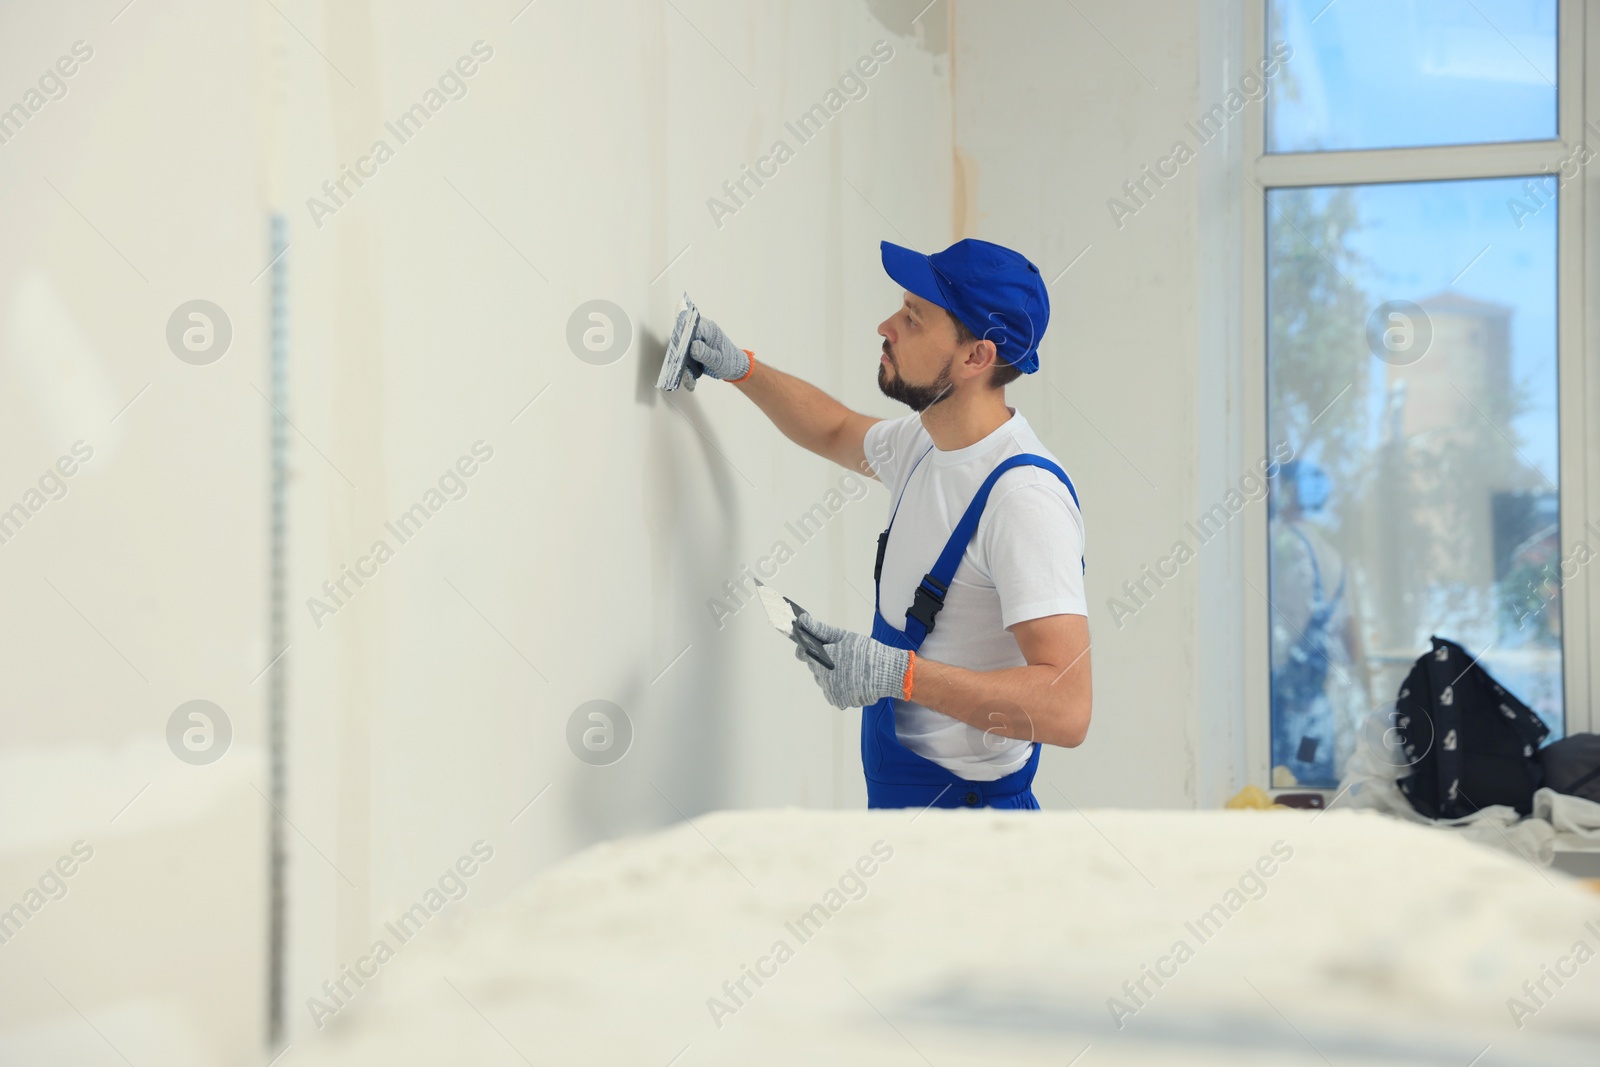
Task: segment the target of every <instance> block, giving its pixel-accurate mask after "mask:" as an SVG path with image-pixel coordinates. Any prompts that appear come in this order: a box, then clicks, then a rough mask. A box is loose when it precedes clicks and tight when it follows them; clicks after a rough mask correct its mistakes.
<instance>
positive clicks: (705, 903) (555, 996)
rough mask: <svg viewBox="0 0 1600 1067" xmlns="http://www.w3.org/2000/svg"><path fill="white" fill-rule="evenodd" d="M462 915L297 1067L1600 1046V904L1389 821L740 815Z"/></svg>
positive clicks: (1402, 1058)
mask: <svg viewBox="0 0 1600 1067" xmlns="http://www.w3.org/2000/svg"><path fill="white" fill-rule="evenodd" d="M885 856H887V857H888V858H885ZM864 858H865V859H864ZM866 870H870V871H871V872H872V873H871V874H870V875H866V874H862V873H861V872H862V871H866ZM1269 870H1270V872H1271V873H1270V874H1263V873H1261V872H1263V871H1269ZM851 872H854V873H853V874H852V873H851ZM1252 872H1254V873H1252ZM819 905H820V908H819V909H817V910H811V909H814V908H815V907H816V906H819ZM808 911H809V912H810V914H811V916H812V918H811V919H810V920H809V921H808V923H807V924H806V925H805V926H801V925H800V920H801V917H802V916H804V915H806V914H807V913H808ZM1207 914H1209V915H1210V919H1208V920H1207V921H1206V923H1205V924H1204V925H1201V918H1202V916H1206V915H1207ZM440 918H441V919H446V921H444V922H435V923H430V924H428V925H427V926H426V927H425V928H424V929H422V930H421V931H420V932H419V933H418V934H416V936H415V937H413V938H412V939H411V940H410V941H409V942H407V943H405V944H403V945H401V946H400V947H399V950H398V952H397V953H396V954H395V958H394V959H393V960H392V961H390V962H388V963H386V964H384V965H383V966H382V967H381V968H378V971H377V976H376V977H375V978H372V979H369V980H367V981H366V983H365V985H364V987H362V988H360V989H357V988H356V987H355V986H354V984H353V983H351V982H347V983H346V985H347V988H349V989H351V990H352V991H353V996H351V997H349V998H345V1002H344V1005H343V1006H342V1007H341V1008H340V1009H339V1011H338V1012H337V1014H335V1015H333V1016H332V1017H331V1018H324V1020H323V1022H324V1027H323V1029H322V1030H321V1031H320V1033H317V1034H316V1036H315V1037H314V1038H312V1039H309V1040H307V1039H306V1038H304V1037H302V1038H301V1039H299V1040H297V1042H296V1045H295V1047H293V1048H292V1049H290V1050H289V1052H288V1053H287V1055H286V1056H285V1057H284V1060H283V1062H284V1063H285V1064H286V1065H287V1067H312V1065H321V1064H371V1065H383V1067H395V1065H404V1064H430V1065H431V1064H438V1063H463V1064H507V1065H511V1064H518V1063H523V1062H529V1063H538V1064H543V1063H585V1064H631V1065H639V1064H659V1065H661V1067H666V1065H667V1064H673V1065H674V1067H692V1065H695V1064H711V1063H718V1064H721V1063H760V1064H764V1065H768V1064H817V1063H830V1064H874V1065H878V1064H908V1065H911V1064H922V1063H931V1064H936V1065H939V1067H945V1065H954V1064H994V1063H999V1062H1004V1063H1008V1064H1052V1065H1056V1067H1062V1065H1065V1064H1067V1063H1069V1062H1079V1063H1082V1064H1084V1065H1085V1067H1100V1065H1104V1064H1173V1063H1183V1064H1187V1065H1194V1064H1228V1065H1239V1064H1273V1065H1277V1067H1283V1065H1297V1064H1324V1065H1325V1064H1357V1063H1359V1064H1388V1065H1394V1064H1411V1063H1416V1064H1435V1063H1437V1064H1454V1065H1457V1067H1465V1065H1466V1064H1468V1063H1471V1062H1475V1064H1476V1067H1492V1065H1496V1064H1576V1063H1592V1062H1594V1061H1593V1056H1594V1050H1595V1049H1596V1048H1600V959H1593V960H1590V959H1588V958H1587V955H1588V954H1584V955H1585V960H1584V962H1578V961H1577V960H1576V959H1575V957H1574V956H1573V953H1574V951H1575V946H1576V945H1577V944H1578V943H1579V942H1582V943H1584V944H1585V945H1587V946H1588V949H1589V950H1590V952H1593V951H1595V950H1600V936H1597V933H1596V931H1600V897H1597V896H1595V894H1593V893H1592V892H1590V891H1589V890H1588V889H1586V888H1584V887H1583V886H1582V885H1581V884H1580V883H1578V882H1576V881H1573V880H1571V879H1569V878H1567V877H1566V876H1564V875H1562V874H1561V873H1559V872H1556V871H1545V870H1539V869H1537V868H1535V867H1534V866H1533V865H1532V864H1530V863H1527V862H1524V861H1522V860H1520V859H1518V858H1516V857H1513V856H1508V855H1505V854H1503V853H1497V852H1494V851H1491V850H1489V849H1485V848H1482V847H1481V846H1478V845H1474V844H1471V843H1469V842H1466V841H1462V840H1460V839H1459V838H1457V837H1454V836H1452V835H1446V834H1442V833H1439V832H1437V831H1433V830H1429V829H1424V828H1420V827H1416V826H1410V825H1404V824H1401V823H1397V822H1394V821H1392V820H1389V819H1386V818H1383V817H1381V816H1377V815H1374V814H1370V813H1365V812H1340V811H1333V812H1330V813H1328V814H1325V815H1322V816H1320V817H1319V816H1315V815H1312V814H1310V813H1300V812H1294V813H1285V812H1132V811H1087V812H1084V813H1081V814H1080V813H1078V812H1033V813H1024V812H969V811H939V810H934V811H927V812H923V813H921V814H918V813H917V812H913V811H906V812H887V813H883V812H816V811H797V810H784V811H769V812H744V813H718V814H712V815H706V816H703V817H700V818H698V819H696V820H694V821H693V823H692V824H681V825H679V826H677V827H674V828H672V829H670V830H667V831H663V832H661V833H658V834H655V835H652V836H649V837H642V838H635V839H630V840H623V841H617V842H611V843H606V844H602V845H598V846H596V847H594V848H591V849H589V850H587V851H585V852H583V853H580V854H579V855H577V856H574V857H573V858H571V859H570V860H568V861H567V862H565V863H563V864H561V865H560V866H559V867H557V868H555V869H554V870H552V871H550V872H549V873H547V874H546V875H544V876H542V877H540V878H538V879H536V880H535V881H533V882H530V883H529V884H528V885H527V886H525V887H524V888H523V889H522V890H521V891H520V892H518V893H517V894H515V895H514V896H513V897H512V898H511V899H510V900H509V901H507V902H506V903H505V904H503V905H501V906H499V907H497V908H494V909H492V910H485V911H479V912H476V913H474V912H472V911H471V910H470V909H469V908H465V907H463V908H460V909H457V908H456V907H454V906H452V907H449V908H446V909H444V911H443V912H442V913H441V916H440ZM1591 923H1592V924H1593V925H1592V926H1589V925H1586V924H1591ZM380 936H383V937H384V938H385V939H386V940H387V941H389V942H390V943H391V944H394V943H395V942H396V939H395V938H394V937H393V935H392V934H389V933H388V932H387V931H382V932H380ZM1180 942H1182V943H1183V945H1184V946H1185V949H1183V950H1180V949H1179V948H1178V944H1179V943H1180ZM780 946H783V947H781V948H780ZM1563 959H1565V960H1566V962H1565V963H1562V962H1560V961H1562V960H1563ZM1146 965H1149V966H1150V967H1151V968H1152V970H1154V969H1156V968H1158V967H1159V969H1160V970H1161V971H1163V972H1165V976H1164V977H1161V978H1160V984H1159V985H1158V984H1157V982H1156V980H1155V979H1153V978H1151V977H1149V976H1148V975H1147V974H1146V972H1145V967H1146ZM1544 967H1550V968H1552V969H1554V968H1557V967H1560V968H1561V969H1564V970H1567V971H1569V972H1571V971H1573V970H1574V969H1576V974H1575V976H1574V977H1570V978H1565V979H1563V984H1562V985H1561V986H1559V987H1558V986H1557V985H1556V983H1555V982H1554V981H1552V980H1550V979H1548V978H1546V979H1545V980H1544V981H1545V989H1546V990H1547V991H1548V992H1549V994H1550V995H1549V996H1547V997H1541V998H1540V1001H1542V1003H1538V1002H1535V1001H1534V1000H1533V999H1531V998H1530V997H1529V996H1528V994H1527V993H1526V992H1525V991H1524V989H1523V983H1524V982H1525V981H1532V982H1534V983H1537V982H1538V981H1539V980H1540V979H1541V978H1542V977H1543V975H1544V973H1545V972H1544V971H1543V970H1542V968H1544ZM757 971H759V972H761V974H760V984H759V985H758V984H757V982H756V980H755V979H754V978H751V977H749V975H750V974H752V973H755V972H757ZM1141 978H1142V979H1143V992H1140V991H1139V989H1138V986H1137V985H1135V984H1134V983H1138V982H1139V981H1140V979H1141ZM741 980H742V984H743V989H742V990H741V989H740V988H739V983H740V982H741ZM724 983H727V985H725V984H724ZM1124 983H1129V984H1130V987H1131V988H1132V989H1133V990H1134V992H1136V993H1138V994H1139V996H1138V999H1137V1000H1136V999H1135V998H1134V997H1133V996H1132V995H1130V993H1129V991H1128V988H1125V986H1124ZM1535 989H1537V986H1535ZM1512 997H1517V998H1520V999H1521V1001H1522V1002H1523V1003H1524V1004H1525V1005H1526V1006H1527V1007H1528V1008H1530V1009H1534V1011H1533V1013H1531V1014H1530V1013H1527V1012H1523V1013H1521V1017H1520V1019H1516V1020H1514V1019H1513V1013H1512V1010H1511V1005H1510V1004H1508V1000H1509V998H1512ZM1112 998H1117V1000H1118V1001H1120V1002H1121V1005H1122V1006H1123V1008H1124V1009H1126V1010H1119V1011H1114V1010H1113V1009H1114V1008H1115V1007H1116V1005H1115V1004H1114V1003H1113V1002H1112ZM328 1003H330V1004H331V1001H329V1002H328ZM293 1010H294V1011H296V1012H306V1011H308V1010H309V1009H308V1006H307V1002H306V999H305V995H304V994H303V993H302V994H301V995H300V996H299V997H298V998H297V999H296V1000H295V1002H294V1005H293ZM1129 1012H1131V1014H1130V1013H1129ZM1114 1015H1116V1016H1120V1019H1119V1018H1114ZM302 1021H304V1017H302ZM1519 1021H1520V1023H1521V1026H1520V1028H1519V1026H1518V1022H1519ZM1119 1022H1120V1023H1121V1025H1120V1026H1119V1025H1118V1023H1119ZM1086 1047H1087V1048H1088V1049H1089V1051H1088V1052H1087V1053H1084V1049H1085V1048H1086ZM1485 1048H1487V1049H1488V1051H1487V1052H1484V1050H1485ZM1080 1053H1083V1055H1082V1059H1081V1060H1077V1061H1075V1060H1074V1057H1077V1056H1079V1055H1080ZM1480 1054H1481V1058H1479V1059H1477V1060H1476V1061H1474V1057H1480Z"/></svg>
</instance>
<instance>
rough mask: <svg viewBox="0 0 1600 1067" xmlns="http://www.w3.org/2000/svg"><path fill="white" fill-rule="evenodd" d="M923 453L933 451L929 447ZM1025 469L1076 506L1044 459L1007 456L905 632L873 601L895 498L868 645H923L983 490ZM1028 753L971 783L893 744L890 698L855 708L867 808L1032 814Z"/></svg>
mask: <svg viewBox="0 0 1600 1067" xmlns="http://www.w3.org/2000/svg"><path fill="white" fill-rule="evenodd" d="M928 451H932V446H930V447H929V450H928ZM927 454H928V452H923V453H922V455H921V456H918V457H917V462H916V463H914V464H912V466H911V472H912V473H914V472H915V471H916V469H917V465H918V464H920V463H921V462H922V459H923V457H924V456H926V455H927ZM1024 466H1029V467H1043V468H1044V469H1045V470H1047V471H1049V472H1050V473H1051V474H1054V475H1055V476H1056V477H1057V478H1060V479H1061V480H1062V481H1063V482H1064V483H1066V486H1067V492H1069V493H1071V494H1072V500H1073V503H1077V501H1078V491H1077V490H1076V489H1074V488H1073V487H1072V480H1071V479H1070V478H1068V477H1067V474H1066V472H1065V471H1063V470H1062V469H1061V468H1060V467H1059V466H1057V465H1056V464H1054V463H1052V462H1051V461H1050V460H1048V459H1046V458H1045V457H1043V456H1037V455H1033V454H1031V453H1023V454H1022V455H1017V456H1011V457H1008V458H1007V459H1006V460H1004V461H1003V462H1001V463H1000V464H999V465H998V466H996V467H995V469H994V470H993V471H991V472H990V473H989V477H988V478H986V479H984V482H983V485H981V486H980V487H979V488H978V492H977V494H976V495H975V496H974V497H973V498H972V503H970V504H968V505H967V510H966V511H965V512H964V513H963V514H962V516H961V521H960V522H958V523H956V527H955V529H954V530H953V531H951V533H950V540H949V541H947V542H946V543H945V546H944V551H943V552H941V553H939V559H938V561H937V562H935V563H934V565H933V570H931V571H929V572H928V573H927V574H926V575H924V576H923V579H922V581H921V582H920V583H919V584H918V585H917V591H916V593H915V595H914V597H913V600H912V604H911V607H910V608H909V609H908V610H907V611H906V628H905V629H904V630H903V631H902V630H897V629H895V628H894V627H893V626H890V625H889V624H888V622H886V621H885V620H884V617H883V612H882V610H881V608H880V607H879V604H878V597H879V593H880V589H879V587H880V585H881V582H882V576H883V554H884V550H885V549H887V548H888V547H889V531H890V530H892V529H894V517H895V515H896V514H898V513H899V511H900V500H896V501H895V505H894V511H892V512H891V513H890V515H889V525H888V527H887V528H886V529H885V530H884V531H883V533H882V534H881V535H880V536H879V537H878V563H877V566H876V567H875V568H874V569H873V574H872V581H873V612H872V637H873V639H874V640H876V641H882V642H883V643H884V644H886V645H890V646H892V647H894V648H905V649H910V650H911V651H913V652H915V651H916V650H917V649H919V648H921V647H922V642H923V641H924V640H926V639H927V636H928V633H929V632H930V631H931V630H932V629H933V621H934V616H936V615H937V614H938V613H939V609H940V608H942V607H944V596H945V592H946V591H947V590H948V589H949V588H950V580H951V578H953V577H954V576H955V573H956V567H957V566H959V565H960V563H961V557H962V555H963V554H964V553H965V552H966V550H967V544H968V542H970V541H971V540H972V535H973V534H974V533H976V532H977V529H978V520H979V519H981V518H982V517H983V509H984V507H985V505H987V504H988V502H989V491H990V490H991V489H993V488H994V483H995V482H997V481H999V480H1000V476H1001V475H1002V474H1004V473H1005V472H1006V471H1008V470H1011V469H1012V468H1013V467H1024ZM910 484H911V473H907V475H906V482H905V485H910ZM904 497H905V486H902V487H901V489H900V498H901V499H904ZM1032 749H1033V750H1032V752H1030V753H1029V754H1028V762H1027V763H1025V764H1023V765H1022V766H1021V767H1019V768H1017V769H1016V770H1014V771H1012V772H1011V773H1010V774H1008V775H1006V776H1005V777H1003V778H999V779H996V780H995V781H992V782H977V781H971V780H969V779H966V778H962V777H961V776H960V775H958V774H955V773H953V772H951V771H948V770H946V769H945V768H943V767H941V766H939V765H938V764H937V763H934V762H933V761H932V760H930V759H927V758H925V757H923V756H919V755H917V754H916V753H915V752H912V751H911V750H910V749H908V748H906V747H905V746H904V745H902V744H901V743H900V739H899V737H898V736H896V734H895V729H894V698H892V697H885V698H884V699H882V700H880V701H878V702H877V703H876V704H874V705H872V706H871V707H870V708H863V709H862V711H861V765H862V767H863V768H864V769H865V771H866V775H867V807H869V808H910V807H919V808H921V807H930V806H932V807H940V808H960V807H969V808H976V807H990V808H1029V809H1036V808H1038V807H1039V802H1038V801H1037V800H1036V799H1034V796H1033V789H1032V786H1033V773H1034V771H1035V770H1036V769H1037V768H1038V766H1039V742H1037V741H1035V742H1033V744H1032Z"/></svg>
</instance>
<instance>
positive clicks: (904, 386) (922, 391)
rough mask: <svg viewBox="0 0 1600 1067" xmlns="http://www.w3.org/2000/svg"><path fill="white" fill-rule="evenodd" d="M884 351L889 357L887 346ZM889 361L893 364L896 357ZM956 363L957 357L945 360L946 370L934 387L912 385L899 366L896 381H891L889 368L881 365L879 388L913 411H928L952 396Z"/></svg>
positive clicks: (940, 372) (934, 383) (879, 365)
mask: <svg viewBox="0 0 1600 1067" xmlns="http://www.w3.org/2000/svg"><path fill="white" fill-rule="evenodd" d="M884 351H885V354H886V355H887V354H888V346H887V345H885V346H884ZM889 359H890V362H891V363H892V362H893V360H894V357H893V356H890V357H889ZM955 363H956V357H955V356H951V357H950V358H949V359H947V360H945V364H944V368H943V369H942V370H940V371H939V377H937V378H935V379H934V381H933V384H932V385H912V384H911V383H910V382H908V381H906V380H905V378H904V377H903V376H902V375H901V374H900V368H899V367H898V366H896V367H895V375H894V379H893V380H892V381H891V380H890V378H889V368H888V367H886V366H884V365H883V364H881V363H880V364H878V388H879V390H881V391H882V393H883V395H884V396H886V397H888V398H889V399H890V400H898V401H900V403H902V404H904V405H905V406H906V407H908V408H910V409H911V410H912V411H926V410H928V409H929V408H931V407H932V406H933V405H935V404H937V403H938V402H939V401H941V400H943V399H944V398H945V397H947V396H949V395H950V390H951V387H952V386H951V381H950V368H952V367H954V366H955Z"/></svg>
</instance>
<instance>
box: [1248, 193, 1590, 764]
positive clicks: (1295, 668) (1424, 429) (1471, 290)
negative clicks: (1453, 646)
mask: <svg viewBox="0 0 1600 1067" xmlns="http://www.w3.org/2000/svg"><path fill="white" fill-rule="evenodd" d="M1553 193H1554V183H1553V181H1552V180H1551V179H1549V178H1548V176H1544V177H1543V178H1542V179H1540V180H1530V179H1524V178H1516V179H1493V180H1482V181H1477V180H1475V181H1448V182H1420V183H1401V184H1386V185H1367V186H1341V187H1327V188H1312V189H1275V190H1272V191H1270V192H1269V193H1268V199H1267V205H1266V211H1267V273H1268V278H1267V315H1268V321H1267V403H1268V413H1267V417H1268V449H1269V453H1270V458H1272V459H1278V460H1285V461H1286V462H1284V464H1283V466H1282V467H1281V468H1279V469H1278V470H1277V472H1276V477H1274V478H1273V479H1272V480H1271V482H1270V491H1269V496H1268V512H1269V516H1270V517H1269V519H1268V529H1269V534H1268V544H1269V548H1268V568H1269V580H1268V589H1267V591H1266V595H1267V596H1268V598H1269V600H1270V601H1271V618H1272V626H1271V642H1272V649H1271V652H1272V693H1273V698H1272V762H1273V778H1274V784H1279V785H1292V784H1296V783H1298V784H1304V785H1316V786H1334V785H1337V783H1338V781H1339V779H1340V777H1341V776H1342V773H1343V770H1344V763H1345V760H1346V759H1347V758H1348V757H1349V755H1350V753H1351V752H1352V751H1353V749H1354V746H1355V740H1356V737H1357V736H1358V734H1357V731H1358V729H1359V728H1360V725H1361V723H1362V721H1363V720H1364V719H1365V718H1366V716H1367V715H1368V714H1369V713H1370V712H1371V711H1372V710H1373V709H1375V708H1378V707H1381V706H1383V705H1384V704H1385V703H1392V701H1393V700H1394V697H1395V694H1396V692H1397V691H1398V689H1399V686H1400V682H1401V681H1402V680H1403V679H1404V677H1405V675H1406V673H1407V671H1408V670H1409V668H1410V665H1411V663H1412V662H1413V661H1414V660H1415V659H1416V657H1418V656H1420V655H1421V654H1422V653H1423V652H1424V651H1426V650H1427V648H1428V647H1429V645H1428V638H1429V635H1431V634H1437V635H1439V636H1441V637H1446V638H1449V639H1451V640H1453V641H1456V642H1457V643H1459V644H1460V645H1462V646H1463V647H1465V648H1466V649H1467V650H1468V651H1469V652H1471V653H1473V654H1474V655H1481V660H1480V662H1481V663H1482V664H1483V665H1484V667H1485V668H1487V669H1488V671H1489V673H1490V674H1492V675H1494V676H1495V678H1497V679H1498V680H1499V681H1500V682H1501V683H1502V684H1503V685H1505V686H1506V687H1507V688H1509V689H1510V690H1511V691H1512V692H1513V693H1516V694H1517V695H1518V696H1520V697H1521V698H1522V699H1523V700H1524V701H1525V702H1526V703H1527V704H1528V705H1529V706H1530V707H1532V708H1533V709H1534V710H1535V711H1536V712H1538V713H1539V715H1540V716H1541V717H1542V718H1543V719H1544V720H1545V721H1546V722H1547V723H1549V724H1550V726H1551V727H1552V731H1553V732H1552V738H1551V739H1552V740H1554V739H1555V738H1557V737H1560V736H1561V735H1562V727H1563V710H1562V674H1561V600H1560V588H1559V583H1560V580H1561V579H1560V564H1561V560H1560V559H1559V556H1560V530H1559V513H1558V496H1557V492H1556V485H1557V483H1558V481H1559V477H1558V465H1557V461H1558V456H1557V423H1556V415H1557V406H1556V205H1555V202H1554V200H1553V199H1552V197H1553ZM1269 473H1271V471H1269ZM1568 577H1569V578H1570V577H1571V574H1570V573H1569V574H1568Z"/></svg>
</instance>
